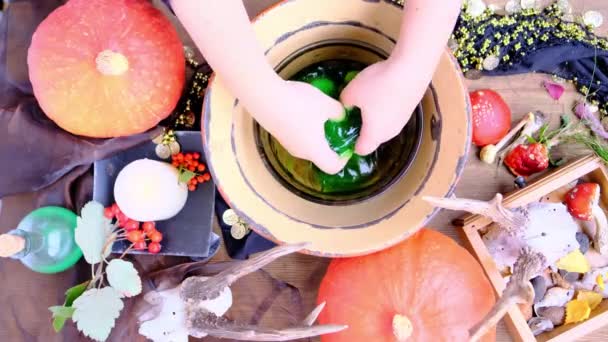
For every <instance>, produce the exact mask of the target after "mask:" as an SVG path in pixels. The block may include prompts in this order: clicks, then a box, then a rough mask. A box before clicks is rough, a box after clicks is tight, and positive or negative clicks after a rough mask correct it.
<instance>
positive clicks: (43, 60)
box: [27, 0, 185, 138]
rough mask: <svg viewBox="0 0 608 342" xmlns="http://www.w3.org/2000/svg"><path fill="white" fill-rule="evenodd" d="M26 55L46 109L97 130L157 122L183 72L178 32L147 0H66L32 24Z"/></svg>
mask: <svg viewBox="0 0 608 342" xmlns="http://www.w3.org/2000/svg"><path fill="white" fill-rule="evenodd" d="M27 62H28V66H29V73H30V80H31V82H32V86H33V89H34V95H35V96H36V99H37V100H38V102H39V103H40V106H41V107H42V109H43V110H44V112H45V113H46V115H47V116H48V117H49V118H51V119H52V120H53V121H55V123H57V125H59V126H60V127H61V128H63V129H65V130H66V131H69V132H71V133H74V134H78V135H83V136H88V137H97V138H107V137H117V136H127V135H131V134H135V133H141V132H144V131H146V130H148V129H150V128H152V127H154V126H156V125H157V124H158V122H159V121H161V120H162V119H164V118H166V117H167V116H168V115H169V114H170V113H171V111H172V110H173V109H174V108H175V105H176V104H177V101H178V100H179V98H180V95H181V92H182V87H183V85H184V79H185V60H184V51H183V47H182V44H181V42H180V39H179V36H178V35H177V32H176V30H175V28H174V27H173V26H172V25H171V23H170V22H169V20H168V19H167V18H166V17H165V16H164V15H163V14H162V13H161V12H160V11H159V10H157V9H156V8H154V7H153V6H152V5H151V3H150V1H148V0H70V1H68V3H67V4H65V5H64V6H61V7H59V8H57V9H56V10H55V11H54V12H52V13H51V14H50V15H49V16H48V17H47V18H46V19H45V20H44V21H43V22H42V23H41V24H40V26H39V27H38V28H37V29H36V32H35V33H34V35H33V37H32V44H31V46H30V49H29V52H28V61H27Z"/></svg>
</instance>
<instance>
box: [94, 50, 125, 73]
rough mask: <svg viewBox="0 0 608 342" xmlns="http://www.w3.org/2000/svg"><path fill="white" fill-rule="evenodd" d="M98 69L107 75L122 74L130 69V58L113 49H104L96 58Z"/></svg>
mask: <svg viewBox="0 0 608 342" xmlns="http://www.w3.org/2000/svg"><path fill="white" fill-rule="evenodd" d="M95 63H96V64H97V70H99V72H101V73H102V74H104V75H107V76H120V75H122V74H124V73H125V72H127V70H129V60H128V59H127V57H125V55H123V54H122V53H119V52H114V51H111V50H103V51H101V52H100V53H99V54H98V55H97V58H95Z"/></svg>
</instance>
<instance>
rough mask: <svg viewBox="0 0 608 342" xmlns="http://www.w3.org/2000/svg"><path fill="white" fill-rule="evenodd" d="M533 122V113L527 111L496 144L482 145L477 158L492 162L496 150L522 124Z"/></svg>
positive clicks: (520, 127)
mask: <svg viewBox="0 0 608 342" xmlns="http://www.w3.org/2000/svg"><path fill="white" fill-rule="evenodd" d="M532 123H534V114H533V113H528V115H526V116H524V118H523V119H522V120H521V121H520V122H519V123H518V124H517V125H516V126H515V127H513V128H512V129H511V130H510V131H509V133H507V135H505V136H504V137H503V138H502V139H501V140H500V141H499V142H498V143H497V144H496V145H494V144H490V145H486V146H484V147H483V148H482V149H481V151H480V152H479V158H480V159H481V160H482V161H483V162H484V163H486V164H492V163H494V161H495V160H496V156H497V155H498V152H500V150H501V149H502V148H503V147H504V146H505V145H506V144H507V143H509V141H511V139H513V137H514V136H515V135H516V134H517V132H519V131H520V130H521V129H522V128H523V127H524V126H526V125H529V124H532Z"/></svg>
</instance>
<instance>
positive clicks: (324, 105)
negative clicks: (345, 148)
mask: <svg viewBox="0 0 608 342" xmlns="http://www.w3.org/2000/svg"><path fill="white" fill-rule="evenodd" d="M272 88H273V89H272V90H271V91H270V89H267V90H265V91H264V94H260V95H261V96H260V101H254V102H252V103H249V106H248V108H249V110H250V111H251V112H252V114H253V115H254V116H255V118H256V120H257V121H258V123H259V124H260V125H262V127H264V129H266V130H267V131H268V132H269V133H270V134H272V135H273V136H274V137H275V138H276V139H277V140H278V141H279V142H280V143H281V145H283V147H285V148H286V149H287V151H289V153H290V154H291V155H293V156H294V157H297V158H301V159H306V160H310V161H312V162H313V163H315V165H317V166H318V167H319V168H320V169H321V170H323V171H324V172H326V173H329V174H335V173H338V172H339V171H340V170H342V169H343V168H344V166H345V165H346V162H347V160H346V159H341V158H340V157H339V156H338V154H337V153H335V152H334V151H333V150H332V149H331V148H330V147H329V143H328V142H327V139H326V138H325V122H326V121H327V120H329V119H332V118H340V117H341V116H342V115H343V112H344V108H343V107H342V104H341V103H340V102H338V101H336V100H334V99H332V98H331V97H329V96H327V95H325V94H323V93H322V92H321V91H320V90H318V89H317V88H315V87H313V86H311V85H309V84H307V83H302V82H293V81H283V80H280V81H278V83H276V84H275V85H274V86H273V87H272Z"/></svg>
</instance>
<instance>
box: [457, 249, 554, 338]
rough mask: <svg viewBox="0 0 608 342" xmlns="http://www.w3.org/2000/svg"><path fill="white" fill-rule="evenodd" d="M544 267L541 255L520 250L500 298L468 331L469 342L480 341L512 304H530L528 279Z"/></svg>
mask: <svg viewBox="0 0 608 342" xmlns="http://www.w3.org/2000/svg"><path fill="white" fill-rule="evenodd" d="M545 266H546V259H545V257H544V256H543V255H542V254H540V253H538V252H534V251H532V249H530V248H529V247H526V248H524V249H522V251H521V254H520V255H519V258H518V259H517V261H516V262H515V265H514V266H513V275H512V276H511V279H509V282H508V283H507V287H506V288H505V290H504V291H503V293H502V296H501V297H500V299H499V300H498V302H496V304H494V307H492V310H490V312H489V313H488V314H487V315H486V316H485V317H484V318H483V319H482V320H481V322H479V323H478V324H477V325H475V326H474V327H473V328H471V329H470V330H469V333H470V335H471V342H473V341H478V340H480V339H481V338H482V337H483V336H484V335H485V334H486V333H487V332H488V331H489V330H490V329H491V328H492V327H493V326H495V325H496V324H497V323H498V321H500V320H501V319H502V317H503V316H504V315H505V314H506V312H507V310H509V308H510V307H511V306H512V305H513V304H523V303H531V302H532V301H533V300H534V288H533V287H532V283H531V282H530V279H532V278H534V277H535V276H537V275H538V274H540V273H541V272H542V271H543V269H544V268H545Z"/></svg>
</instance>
